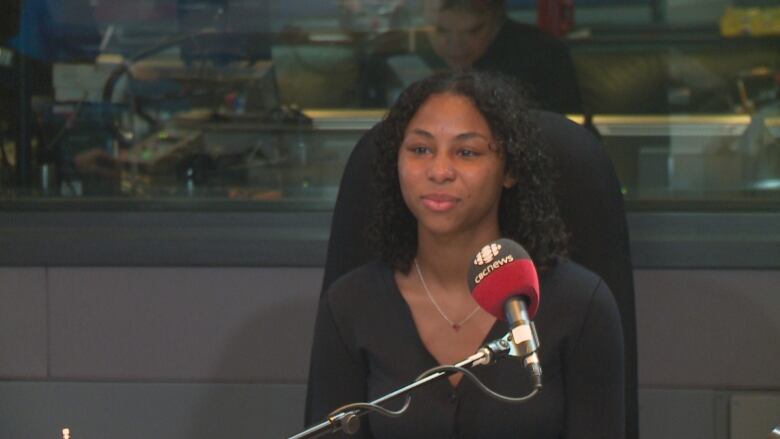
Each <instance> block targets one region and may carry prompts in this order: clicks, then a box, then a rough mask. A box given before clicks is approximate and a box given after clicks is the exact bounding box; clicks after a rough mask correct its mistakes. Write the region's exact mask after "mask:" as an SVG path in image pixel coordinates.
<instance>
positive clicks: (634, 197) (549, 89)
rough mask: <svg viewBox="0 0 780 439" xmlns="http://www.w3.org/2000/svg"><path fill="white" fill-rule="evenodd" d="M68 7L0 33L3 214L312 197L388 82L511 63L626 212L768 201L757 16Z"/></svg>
mask: <svg viewBox="0 0 780 439" xmlns="http://www.w3.org/2000/svg"><path fill="white" fill-rule="evenodd" d="M553 3H554V4H553ZM558 3H560V4H558ZM558 3H555V2H554V1H553V0H550V1H548V2H546V4H548V6H550V5H551V4H553V5H552V6H555V5H557V6H561V5H562V4H563V3H562V2H558ZM618 3H620V4H618ZM693 3H696V2H693ZM69 4H71V3H69ZM72 5H73V7H72V8H68V9H67V10H65V9H63V8H62V5H61V2H56V1H52V0H35V1H32V0H30V1H26V2H24V10H23V12H22V14H21V15H20V16H19V17H15V18H14V19H15V20H18V21H19V23H20V26H19V32H18V35H14V36H11V35H8V37H9V38H5V39H4V41H3V42H0V55H2V56H0V75H2V76H1V78H2V82H0V84H2V85H1V86H0V99H2V100H3V105H2V108H3V110H2V111H0V134H1V136H0V147H1V148H0V199H1V200H2V201H5V202H10V204H11V205H13V202H15V201H19V200H28V201H29V200H41V201H43V200H52V199H54V198H58V199H71V200H76V199H82V198H83V199H90V200H98V199H114V200H163V201H164V200H169V201H174V200H193V201H195V202H204V203H205V202H210V201H217V200H240V201H257V203H255V205H256V206H258V208H261V209H262V208H265V207H267V206H271V205H274V204H276V205H278V204H280V203H287V202H298V204H297V205H296V206H297V207H289V208H307V207H306V206H309V207H308V208H311V206H314V205H316V206H318V207H317V208H324V209H327V208H328V206H330V205H331V204H332V203H333V201H334V199H335V194H336V192H337V189H338V184H339V178H340V174H341V171H342V169H343V166H344V163H345V161H346V159H347V157H348V156H349V153H350V152H351V150H352V148H353V147H354V145H355V143H356V142H357V140H358V139H359V138H360V136H361V135H362V133H363V132H364V131H365V130H367V129H368V128H370V127H371V126H373V124H375V123H376V122H377V121H379V120H380V119H381V115H382V112H383V111H384V108H386V106H387V105H388V104H389V103H390V102H392V101H393V100H394V99H395V97H396V95H397V93H398V91H399V90H401V89H402V88H403V87H405V86H406V85H408V83H410V82H411V81H414V80H416V79H419V78H422V77H424V76H426V75H429V74H431V73H432V72H435V71H437V70H441V69H453V68H455V69H457V68H467V67H473V68H480V69H489V70H496V71H501V72H504V73H506V74H510V75H513V76H515V77H517V78H518V79H519V80H521V81H523V82H524V83H525V84H526V86H527V87H528V88H529V90H530V92H531V93H532V94H534V96H535V97H536V100H537V102H538V104H539V107H540V108H543V109H548V110H554V111H560V112H566V113H569V114H575V116H573V118H574V119H575V120H578V121H579V122H581V123H586V122H588V121H591V122H592V124H593V126H594V127H595V129H596V130H597V131H598V132H599V134H600V136H601V138H602V142H603V143H604V145H605V148H606V149H607V151H608V152H609V154H610V156H611V157H612V159H613V162H614V163H615V166H616V169H617V173H618V176H619V178H620V179H621V182H622V184H623V188H624V192H625V196H626V199H627V200H628V201H629V206H630V207H631V208H654V206H655V208H666V207H668V206H672V207H675V206H680V207H682V208H693V207H695V206H697V205H698V204H697V203H699V204H701V203H704V204H707V203H711V204H708V205H709V206H716V207H717V206H722V207H723V206H725V207H729V206H737V207H740V208H766V207H767V206H772V205H776V204H777V202H778V201H780V188H779V186H780V158H778V156H780V153H779V152H778V148H780V145H779V144H778V131H779V130H780V123H779V122H778V118H780V114H779V113H780V103H779V102H778V89H780V85H779V84H780V37H778V36H777V35H778V34H780V25H778V24H777V23H774V22H773V21H772V20H771V17H774V16H775V15H776V14H775V12H773V11H774V9H773V8H771V7H765V6H763V5H756V8H753V9H750V11H747V9H744V10H743V9H740V8H736V9H735V8H733V7H732V8H729V9H724V10H723V11H708V14H704V15H702V14H698V13H693V10H694V9H696V8H693V7H691V8H689V7H688V6H685V7H683V6H680V5H677V4H669V5H667V6H668V9H667V10H668V11H669V17H667V18H665V17H659V16H655V18H652V17H654V16H653V15H652V14H653V13H654V12H653V11H654V10H653V5H651V4H650V3H648V2H642V1H633V2H622V3H621V2H610V1H608V0H600V1H595V0H594V1H591V2H587V1H586V2H577V11H576V13H577V17H578V18H577V20H576V26H575V27H574V29H573V30H572V32H570V33H569V34H568V35H565V36H563V37H560V35H561V34H562V33H563V31H561V29H563V28H560V29H558V31H560V32H558V31H556V32H553V33H555V34H556V35H558V36H552V35H548V34H547V33H545V32H546V31H541V30H539V29H538V28H536V26H535V25H534V22H535V21H536V19H537V18H539V20H540V22H543V21H544V20H541V18H543V17H541V16H539V17H537V15H538V12H537V11H536V10H535V9H532V8H533V7H534V6H533V5H532V3H531V2H525V3H524V2H522V1H514V0H513V1H501V0H480V1H477V0H371V1H369V0H341V1H335V2H304V1H303V0H288V1H284V2H282V1H266V2H245V1H233V0H151V1H148V2H144V3H143V5H142V6H139V5H137V4H133V5H132V6H131V5H130V3H129V2H126V1H123V0H105V1H100V2H88V1H86V0H84V1H83V2H78V3H72ZM775 9H776V8H775ZM656 12H657V11H656ZM740 14H742V15H740ZM745 14H747V15H745ZM756 14H758V15H756ZM772 14H775V15H772ZM737 16H740V17H741V16H745V17H748V16H749V18H750V20H747V21H745V20H742V21H739V20H735V19H734V17H737ZM756 17H759V18H761V17H763V18H762V19H763V21H761V20H759V19H758V18H756ZM767 17H768V18H767ZM546 18H548V19H549V18H550V17H546ZM735 23H737V24H738V23H742V24H741V25H740V26H743V27H735V26H736V24H735ZM745 23H747V24H745ZM569 24H571V23H569ZM672 25H673V26H672ZM745 26H746V27H745ZM773 26H774V27H773ZM735 29H737V30H735ZM773 29H774V30H773ZM549 30H550V29H547V31H549ZM564 31H565V29H564ZM9 54H10V55H9ZM20 103H24V104H23V105H21V106H20ZM17 107H19V110H20V111H13V110H14V109H16V108H17ZM582 114H584V115H585V117H581V116H579V115H582ZM675 203H676V204H675ZM718 203H721V204H718ZM203 205H204V206H205V204H203ZM285 208H287V207H285Z"/></svg>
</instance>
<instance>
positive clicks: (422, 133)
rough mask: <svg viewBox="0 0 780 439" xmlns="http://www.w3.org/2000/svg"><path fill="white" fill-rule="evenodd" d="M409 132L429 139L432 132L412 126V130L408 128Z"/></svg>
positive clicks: (431, 136)
mask: <svg viewBox="0 0 780 439" xmlns="http://www.w3.org/2000/svg"><path fill="white" fill-rule="evenodd" d="M409 134H417V135H418V136H423V137H427V138H429V139H433V134H431V133H429V132H428V131H425V130H424V129H422V128H413V129H412V130H410V132H409Z"/></svg>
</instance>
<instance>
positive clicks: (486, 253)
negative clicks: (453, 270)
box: [474, 243, 501, 265]
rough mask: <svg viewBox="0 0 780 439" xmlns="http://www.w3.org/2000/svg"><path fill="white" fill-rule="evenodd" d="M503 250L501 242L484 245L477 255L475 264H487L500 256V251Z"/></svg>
mask: <svg viewBox="0 0 780 439" xmlns="http://www.w3.org/2000/svg"><path fill="white" fill-rule="evenodd" d="M500 250H501V244H496V243H493V244H488V245H486V246H484V247H482V250H480V251H479V253H478V254H477V257H476V258H475V259H474V264H475V265H485V264H489V263H491V262H492V261H493V258H495V257H496V256H498V252H499V251H500Z"/></svg>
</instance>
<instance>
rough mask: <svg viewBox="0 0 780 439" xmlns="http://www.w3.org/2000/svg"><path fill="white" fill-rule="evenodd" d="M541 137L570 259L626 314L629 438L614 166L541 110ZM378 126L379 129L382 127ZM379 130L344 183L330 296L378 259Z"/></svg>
mask: <svg viewBox="0 0 780 439" xmlns="http://www.w3.org/2000/svg"><path fill="white" fill-rule="evenodd" d="M535 116H538V122H539V125H540V127H541V130H540V132H541V139H542V142H543V144H544V146H545V149H546V151H547V153H548V155H549V156H550V157H551V159H552V162H553V165H554V166H555V167H556V169H557V171H558V172H559V175H560V178H559V180H558V181H557V182H556V187H555V195H556V199H557V201H558V205H559V208H560V211H561V215H562V217H563V220H564V222H565V223H566V226H567V228H568V231H569V232H570V234H571V240H570V257H571V259H573V260H574V261H577V262H579V263H580V264H582V265H584V266H585V267H588V268H589V269H591V270H592V271H594V272H595V273H598V274H599V275H600V276H601V277H602V278H603V279H604V280H605V281H606V282H607V284H608V285H609V287H610V288H611V289H612V292H613V294H614V295H615V300H616V302H617V305H618V308H619V310H620V314H621V317H622V323H623V331H624V339H625V355H626V358H625V366H626V437H627V438H628V439H636V438H637V437H638V436H639V429H638V416H639V415H638V402H637V364H636V362H637V360H636V315H635V310H634V282H633V273H632V267H631V255H630V253H629V248H628V227H627V224H626V215H625V211H624V209H623V197H622V194H621V191H620V184H619V182H618V179H617V176H616V174H615V170H614V168H613V166H612V162H611V161H610V159H609V157H607V155H606V153H605V152H604V149H603V147H602V145H601V143H600V142H599V141H598V139H596V137H594V136H593V134H592V133H591V132H589V131H588V130H587V129H585V128H583V127H581V126H580V125H577V124H575V123H574V122H571V121H570V120H568V119H566V118H565V117H563V116H561V115H558V114H554V113H548V112H537V113H535ZM377 126H378V125H377ZM377 126H375V127H374V128H372V129H371V130H370V131H368V132H367V133H366V134H364V135H363V137H362V138H361V139H360V141H359V142H358V144H357V146H355V149H354V150H353V151H352V154H351V155H350V157H349V160H348V161H347V165H346V168H345V170H344V175H343V177H342V179H341V186H340V188H339V194H338V198H337V200H336V207H335V209H334V212H333V222H332V225H331V231H330V242H329V243H328V255H327V260H326V262H325V277H324V281H323V287H322V288H323V291H325V290H326V289H327V288H328V287H329V286H330V284H331V283H333V281H335V280H336V279H338V277H339V276H341V275H343V274H344V273H346V272H348V271H349V270H351V269H353V268H356V267H358V266H360V265H362V264H364V263H366V262H368V261H370V260H371V259H374V258H375V257H376V255H374V254H373V253H372V251H371V249H370V248H369V246H368V243H367V239H366V236H367V234H366V226H367V224H368V223H369V220H370V216H371V211H372V206H373V204H374V200H375V199H376V195H375V193H374V190H373V187H372V184H371V163H372V161H373V158H374V155H375V150H376V148H375V141H376V136H377V132H378V130H377Z"/></svg>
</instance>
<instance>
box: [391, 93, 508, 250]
mask: <svg viewBox="0 0 780 439" xmlns="http://www.w3.org/2000/svg"><path fill="white" fill-rule="evenodd" d="M398 178H399V181H400V185H401V193H402V194H403V198H404V201H405V202H406V205H407V206H408V207H409V210H410V211H411V212H412V214H413V215H414V217H415V218H417V224H418V233H430V234H433V235H453V234H458V233H470V234H476V235H475V236H474V238H480V239H483V240H486V241H487V240H490V239H495V238H497V237H498V233H499V226H498V205H499V200H500V198H501V191H502V189H503V188H504V187H511V186H512V184H513V180H512V179H511V178H508V177H506V176H505V170H504V155H503V154H502V153H501V152H500V149H499V147H498V146H497V144H496V140H495V138H494V137H493V134H492V132H491V130H490V127H489V125H488V123H487V121H486V120H485V118H484V116H482V113H480V111H479V110H478V109H477V108H476V107H475V106H474V104H473V103H472V102H471V100H470V99H469V98H467V97H464V96H460V95H454V94H449V93H445V94H435V95H432V96H431V97H429V98H428V100H427V101H425V102H424V103H423V104H422V106H420V108H419V109H418V110H417V113H415V115H414V117H413V118H412V119H411V120H410V121H409V124H408V125H407V127H406V131H405V134H404V139H403V141H402V143H401V146H400V149H399V152H398Z"/></svg>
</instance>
